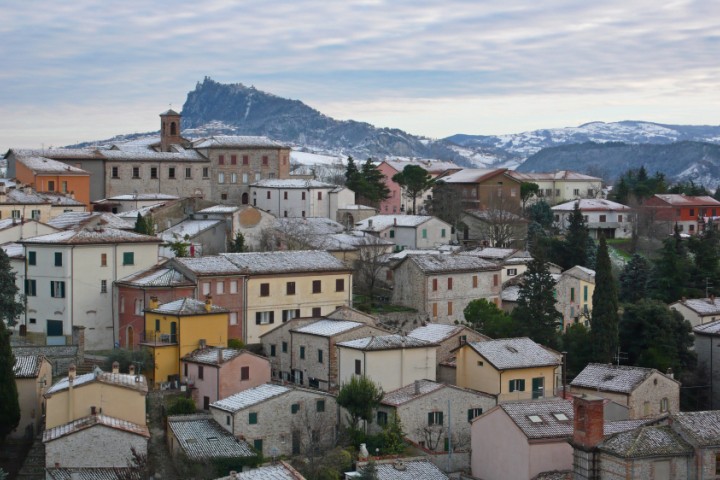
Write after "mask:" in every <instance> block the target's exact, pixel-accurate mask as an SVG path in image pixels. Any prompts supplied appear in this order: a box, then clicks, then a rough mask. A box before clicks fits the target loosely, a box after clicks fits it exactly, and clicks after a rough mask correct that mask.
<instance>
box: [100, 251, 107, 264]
mask: <svg viewBox="0 0 720 480" xmlns="http://www.w3.org/2000/svg"><path fill="white" fill-rule="evenodd" d="M100 266H101V267H107V253H101V254H100Z"/></svg>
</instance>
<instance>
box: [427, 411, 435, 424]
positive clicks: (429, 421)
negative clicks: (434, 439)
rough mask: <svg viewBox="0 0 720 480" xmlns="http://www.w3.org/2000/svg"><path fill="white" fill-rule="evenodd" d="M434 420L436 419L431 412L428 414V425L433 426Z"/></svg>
mask: <svg viewBox="0 0 720 480" xmlns="http://www.w3.org/2000/svg"><path fill="white" fill-rule="evenodd" d="M433 419H434V417H433V412H429V413H428V425H432V424H433Z"/></svg>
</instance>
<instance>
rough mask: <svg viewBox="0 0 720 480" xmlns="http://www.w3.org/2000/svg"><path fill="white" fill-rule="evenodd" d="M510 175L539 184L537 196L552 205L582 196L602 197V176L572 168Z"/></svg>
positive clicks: (513, 172) (522, 180)
mask: <svg viewBox="0 0 720 480" xmlns="http://www.w3.org/2000/svg"><path fill="white" fill-rule="evenodd" d="M510 175H511V176H512V177H513V178H515V179H517V180H519V181H521V182H528V183H535V184H537V185H538V187H540V190H539V191H538V194H537V198H539V199H543V200H545V201H546V202H548V203H549V204H550V205H556V204H558V203H562V202H567V201H569V200H577V199H580V198H600V197H601V195H602V178H599V177H592V176H590V175H584V174H582V173H577V172H572V171H570V170H558V171H557V172H551V173H529V172H527V173H521V172H518V171H512V172H510Z"/></svg>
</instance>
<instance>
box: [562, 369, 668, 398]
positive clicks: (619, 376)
mask: <svg viewBox="0 0 720 480" xmlns="http://www.w3.org/2000/svg"><path fill="white" fill-rule="evenodd" d="M654 371H656V370H653V369H652V368H642V367H632V366H628V365H608V364H605V363H590V364H588V365H587V366H586V367H585V368H583V370H582V371H581V372H580V373H579V374H578V376H577V377H575V379H574V380H573V381H572V382H570V385H571V386H573V387H583V388H592V389H593V390H598V391H606V392H619V393H631V392H632V391H633V390H635V388H637V387H638V385H640V384H641V383H642V382H643V381H645V379H646V378H648V377H649V376H650V375H651V374H652V373H653V372H654Z"/></svg>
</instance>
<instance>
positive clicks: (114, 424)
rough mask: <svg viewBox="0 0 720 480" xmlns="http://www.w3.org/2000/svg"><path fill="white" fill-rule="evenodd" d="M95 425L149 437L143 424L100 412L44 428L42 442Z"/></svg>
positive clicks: (148, 432)
mask: <svg viewBox="0 0 720 480" xmlns="http://www.w3.org/2000/svg"><path fill="white" fill-rule="evenodd" d="M95 425H102V426H104V427H109V428H113V429H115V430H122V431H124V432H129V433H134V434H135V435H141V436H143V437H147V438H150V431H149V430H148V427H146V426H145V425H138V424H136V423H132V422H128V421H127V420H121V419H119V418H113V417H108V416H107V415H102V414H100V415H90V416H88V417H83V418H80V419H78V420H74V421H72V422H70V423H66V424H63V425H59V426H57V427H54V428H51V429H49V430H45V431H44V432H43V442H50V441H52V440H56V439H58V438H60V437H64V436H66V435H70V434H72V433H75V432H79V431H80V430H84V429H86V428H90V427H94V426H95Z"/></svg>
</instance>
